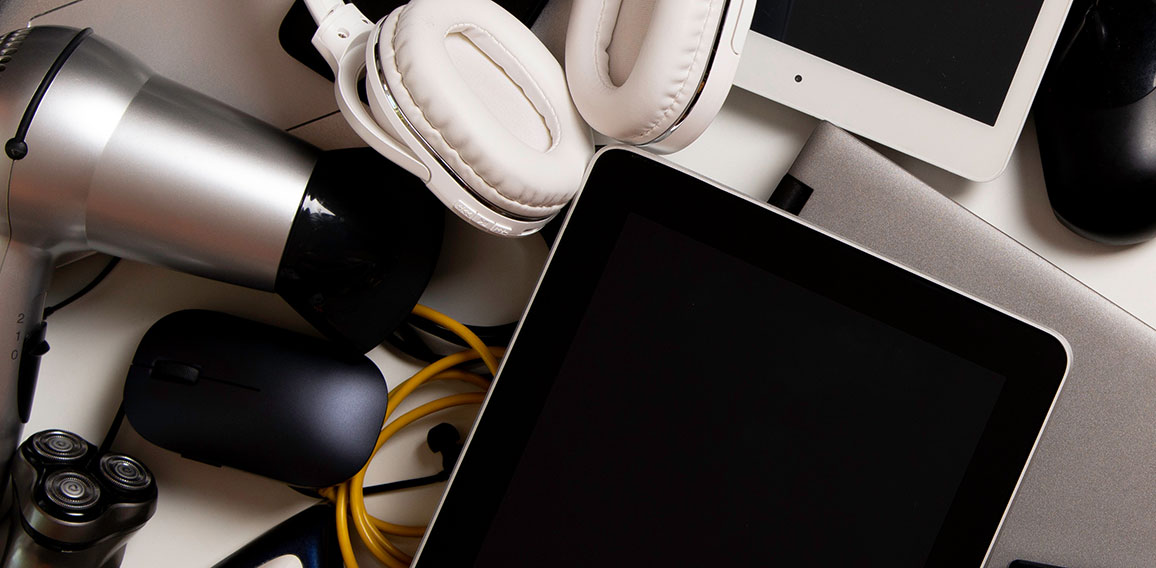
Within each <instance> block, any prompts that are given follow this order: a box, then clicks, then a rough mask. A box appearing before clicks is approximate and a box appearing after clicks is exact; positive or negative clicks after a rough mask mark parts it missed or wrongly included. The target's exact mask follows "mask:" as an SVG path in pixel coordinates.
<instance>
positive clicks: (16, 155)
mask: <svg viewBox="0 0 1156 568" xmlns="http://www.w3.org/2000/svg"><path fill="white" fill-rule="evenodd" d="M89 35H92V28H84V29H83V30H80V31H79V32H77V34H76V35H75V36H73V37H72V41H69V42H68V45H66V46H64V49H63V50H62V51H61V52H60V54H59V55H57V56H56V60H55V61H53V62H52V65H51V66H50V67H49V68H48V72H47V73H45V74H44V77H43V78H41V79H40V84H39V85H37V86H36V92H35V93H33V94H32V98H31V99H30V100H29V101H28V106H27V107H25V108H24V115H23V116H21V117H20V125H19V126H17V127H16V134H15V135H14V136H12V138H10V139H9V140H8V142H5V143H4V152H5V153H6V154H7V155H8V157H9V158H12V159H13V160H20V159H23V158H24V156H27V155H28V144H27V143H26V142H25V141H24V138H25V137H27V136H28V129H29V128H30V127H31V126H32V118H33V117H34V116H36V109H38V108H40V101H41V100H43V99H44V94H45V93H47V92H48V87H49V86H50V85H52V81H53V80H54V79H56V75H57V73H60V69H61V68H62V67H64V63H65V62H66V61H68V58H69V57H70V56H72V52H74V51H76V48H78V47H80V43H81V42H82V41H84V38H86V37H88V36H89Z"/></svg>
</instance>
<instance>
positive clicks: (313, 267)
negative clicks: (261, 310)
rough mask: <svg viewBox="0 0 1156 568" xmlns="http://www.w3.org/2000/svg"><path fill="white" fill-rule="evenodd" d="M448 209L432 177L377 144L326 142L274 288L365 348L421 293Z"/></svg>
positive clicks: (325, 327)
mask: <svg viewBox="0 0 1156 568" xmlns="http://www.w3.org/2000/svg"><path fill="white" fill-rule="evenodd" d="M443 223H444V213H443V208H442V206H441V204H440V203H439V202H438V201H437V199H436V198H435V197H433V195H432V194H430V192H429V190H427V189H426V188H425V185H424V184H423V183H422V182H421V180H419V179H418V178H417V177H415V176H413V175H411V174H410V173H408V172H406V171H405V170H403V169H401V168H400V167H398V166H396V165H394V164H393V163H392V162H390V161H389V160H387V159H385V158H383V157H382V156H381V155H379V154H378V153H377V152H376V151H374V150H372V149H370V148H353V149H347V150H335V151H330V152H325V153H323V154H322V155H321V157H320V158H319V159H318V161H317V165H316V167H315V168H314V170H313V175H312V176H311V177H310V178H309V183H308V185H307V186H306V188H305V194H304V196H303V198H302V200H301V207H300V210H299V211H298V213H297V217H296V218H295V219H294V221H293V227H292V229H291V230H290V231H289V238H288V241H287V242H286V244H285V252H284V253H283V255H282V257H281V264H280V267H279V268H278V271H277V280H276V282H275V284H274V290H275V291H276V292H277V293H278V294H280V295H281V297H283V298H285V300H286V301H287V302H289V305H291V306H293V308H294V309H296V310H297V312H298V313H300V314H301V315H302V316H304V317H305V319H306V320H308V321H309V323H311V324H313V326H314V327H316V328H317V329H318V330H319V331H321V332H322V333H324V334H325V335H327V336H329V337H330V338H332V339H336V340H340V341H343V342H345V343H347V344H349V345H351V346H353V347H354V348H356V349H357V350H359V351H360V352H362V353H364V352H366V351H369V350H370V349H373V348H374V347H376V346H377V345H378V344H380V343H381V342H382V341H383V340H384V339H385V338H386V337H387V336H388V335H389V334H390V333H392V332H393V330H394V329H395V328H397V326H398V325H400V324H401V321H402V319H403V318H405V316H406V314H408V313H409V312H410V311H411V310H412V309H413V306H414V304H416V303H417V300H418V298H419V297H420V296H421V294H422V292H423V291H424V290H425V287H426V285H427V284H428V283H429V279H430V276H431V275H432V274H433V270H434V266H435V265H436V264H437V259H438V255H439V253H440V251H441V242H442V226H443Z"/></svg>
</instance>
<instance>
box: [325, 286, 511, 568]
mask: <svg viewBox="0 0 1156 568" xmlns="http://www.w3.org/2000/svg"><path fill="white" fill-rule="evenodd" d="M413 314H414V315H415V316H417V317H420V318H423V319H427V320H429V321H432V322H434V323H436V324H438V325H440V326H442V327H444V328H446V329H448V330H450V331H452V332H454V333H455V334H457V335H458V337H460V338H462V340H464V341H465V342H466V344H468V345H469V346H470V349H469V350H468V351H462V352H460V353H455V354H453V355H449V356H447V357H443V358H441V359H439V360H438V361H436V362H434V363H432V364H430V365H428V366H426V367H425V368H423V369H422V370H420V371H418V372H417V373H416V374H414V375H413V376H412V377H410V378H409V379H407V380H405V381H404V382H402V383H401V384H399V385H398V386H396V387H394V389H393V390H391V391H390V393H389V400H388V402H387V404H386V410H385V420H384V422H383V427H382V430H381V433H380V434H378V437H377V443H376V444H375V445H374V447H373V452H372V453H371V454H370V457H369V460H367V461H366V464H365V466H363V467H362V468H361V471H359V472H357V474H356V475H354V476H353V478H351V479H349V480H347V481H345V482H343V483H340V484H338V485H336V486H334V487H328V488H325V489H322V490H321V491H320V493H321V494H322V495H323V496H325V497H326V498H327V499H329V500H331V501H333V502H334V504H335V505H336V507H335V508H336V510H337V511H336V522H337V541H338V546H339V548H340V549H341V557H342V560H343V561H344V562H345V566H346V568H358V564H357V559H356V558H355V557H354V555H353V541H352V535H351V532H350V526H349V524H350V521H352V522H353V530H355V531H356V532H357V534H358V536H360V537H361V541H362V543H364V544H365V547H366V548H367V549H368V550H369V552H370V553H371V554H373V556H374V557H375V558H377V559H378V560H379V561H380V562H381V563H382V564H384V565H386V566H388V567H389V568H406V567H407V566H409V564H410V562H412V560H413V558H412V556H410V555H409V554H407V553H405V552H404V551H402V550H401V549H400V548H398V547H397V546H396V545H394V544H393V543H392V542H390V540H389V538H388V537H387V536H386V535H387V534H388V535H394V536H408V537H420V536H421V535H422V534H424V533H425V529H426V527H424V526H405V525H396V524H393V523H390V522H387V521H383V520H381V519H378V518H376V517H373V516H371V515H370V514H369V512H368V511H367V510H366V507H365V496H366V494H365V475H366V473H367V472H368V470H369V466H370V463H371V462H372V461H373V456H375V455H377V452H378V451H379V450H380V449H381V447H382V446H383V445H385V442H387V441H388V440H389V439H390V438H392V437H393V436H394V434H396V433H397V432H398V431H400V430H401V429H403V428H405V427H406V426H408V425H410V424H412V423H413V422H414V421H416V420H418V419H420V418H424V417H426V416H428V415H430V414H433V413H435V412H439V411H441V410H445V409H447V408H453V407H456V406H463V405H473V404H481V403H482V401H483V400H484V399H485V392H484V391H486V390H488V389H489V384H490V382H489V380H488V379H487V378H485V377H483V376H481V375H478V374H476V373H471V372H469V371H465V370H462V369H459V368H457V367H458V366H459V365H462V364H465V363H469V362H471V361H476V360H478V359H481V360H482V361H483V362H484V363H485V365H486V368H487V369H489V372H490V375H491V376H494V375H496V374H497V372H498V358H499V357H501V356H502V355H503V354H504V353H505V350H504V349H502V348H499V347H489V346H487V345H485V344H484V343H483V342H482V340H481V339H479V338H478V336H477V335H475V334H474V333H473V332H471V331H470V330H469V329H468V328H467V327H466V326H464V325H462V324H461V323H458V322H457V321H454V320H453V319H452V318H450V317H449V316H446V315H445V314H442V313H440V312H437V311H435V310H433V309H430V308H428V307H426V306H423V305H420V304H419V305H417V306H414V309H413ZM440 380H457V381H463V382H467V383H470V384H472V385H474V386H476V387H478V388H480V389H481V390H482V391H483V392H477V393H465V394H455V395H449V396H445V397H442V398H439V399H436V400H434V401H432V402H427V403H425V404H423V405H421V406H419V407H417V408H415V409H414V410H411V411H409V412H406V413H405V414H402V415H401V416H398V417H397V418H393V415H394V413H395V411H396V410H397V407H398V406H399V405H400V404H401V403H402V401H404V400H405V399H406V397H408V396H409V395H410V394H412V393H413V392H414V391H415V390H416V389H417V388H418V387H420V386H422V385H423V384H425V383H428V382H431V381H440ZM391 418H392V420H391Z"/></svg>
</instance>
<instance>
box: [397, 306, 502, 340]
mask: <svg viewBox="0 0 1156 568" xmlns="http://www.w3.org/2000/svg"><path fill="white" fill-rule="evenodd" d="M405 323H407V324H409V325H411V326H413V327H414V328H417V329H420V330H421V331H424V332H426V333H428V334H430V335H432V336H434V337H437V338H438V339H441V340H442V341H448V342H450V343H453V344H454V345H457V346H459V347H464V348H467V349H468V348H469V347H470V346H469V345H468V344H467V343H466V342H465V340H463V339H462V338H460V337H458V336H457V334H455V333H454V332H452V331H450V330H448V329H446V328H445V327H442V326H441V325H439V324H436V323H434V322H432V321H429V320H427V319H425V318H420V317H417V316H415V315H413V314H410V315H409V316H406V318H405ZM466 327H467V328H469V330H470V331H472V332H474V335H477V336H478V339H481V340H482V343H485V344H486V345H493V346H505V345H509V344H510V338H512V337H513V336H514V330H515V329H517V327H518V322H510V323H504V324H502V325H467V326H466Z"/></svg>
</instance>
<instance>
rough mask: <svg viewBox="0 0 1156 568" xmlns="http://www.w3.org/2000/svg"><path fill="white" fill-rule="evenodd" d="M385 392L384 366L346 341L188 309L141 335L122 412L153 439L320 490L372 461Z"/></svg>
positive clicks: (198, 457) (207, 458) (215, 462)
mask: <svg viewBox="0 0 1156 568" xmlns="http://www.w3.org/2000/svg"><path fill="white" fill-rule="evenodd" d="M388 395H389V391H388V388H387V386H386V383H385V379H384V378H383V377H382V375H381V371H379V370H378V368H377V366H376V365H374V364H373V362H372V361H370V360H369V358H367V357H365V356H364V355H362V354H361V353H358V352H354V351H351V350H350V349H349V348H348V347H345V346H342V345H338V344H336V343H333V342H330V341H326V340H322V339H317V338H313V337H309V336H306V335H301V334H297V333H292V332H289V331H286V330H283V329H280V328H276V327H272V326H268V325H264V324H259V323H256V322H252V321H249V320H245V319H241V318H238V317H234V316H229V315H226V314H222V313H218V312H211V311H204V310H187V311H181V312H176V313H174V314H170V315H168V316H165V317H164V318H161V320H160V321H158V322H156V323H155V324H153V326H152V327H151V328H150V329H149V330H148V332H147V333H145V335H144V337H143V338H142V339H141V341H140V345H139V346H138V347H137V351H136V354H135V355H134V356H133V360H132V366H131V367H130V369H129V372H128V379H127V380H126V381H125V386H124V413H125V418H127V419H128V421H129V423H130V424H132V427H133V428H134V429H135V430H136V431H137V432H138V433H139V434H140V435H141V436H143V437H144V438H145V439H146V440H148V441H150V442H152V443H153V444H156V445H158V446H160V447H162V448H165V449H168V450H171V451H174V452H177V453H179V454H181V455H182V456H184V457H186V458H190V459H194V460H197V461H201V462H205V463H208V464H212V465H217V466H229V467H233V468H236V469H241V470H244V471H248V472H252V473H256V474H258V475H263V476H266V477H270V478H273V479H276V480H279V481H283V482H285V483H288V484H290V485H293V486H297V487H308V488H320V487H329V486H332V485H336V484H338V483H340V482H342V481H345V480H346V479H349V478H350V477H353V475H354V474H356V473H357V472H358V470H360V469H361V468H362V466H364V465H365V463H366V461H368V460H369V458H370V456H371V455H372V453H373V446H374V444H375V443H376V441H377V436H378V433H379V431H380V430H381V427H382V421H383V420H384V419H385V409H386V404H387V402H388Z"/></svg>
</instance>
